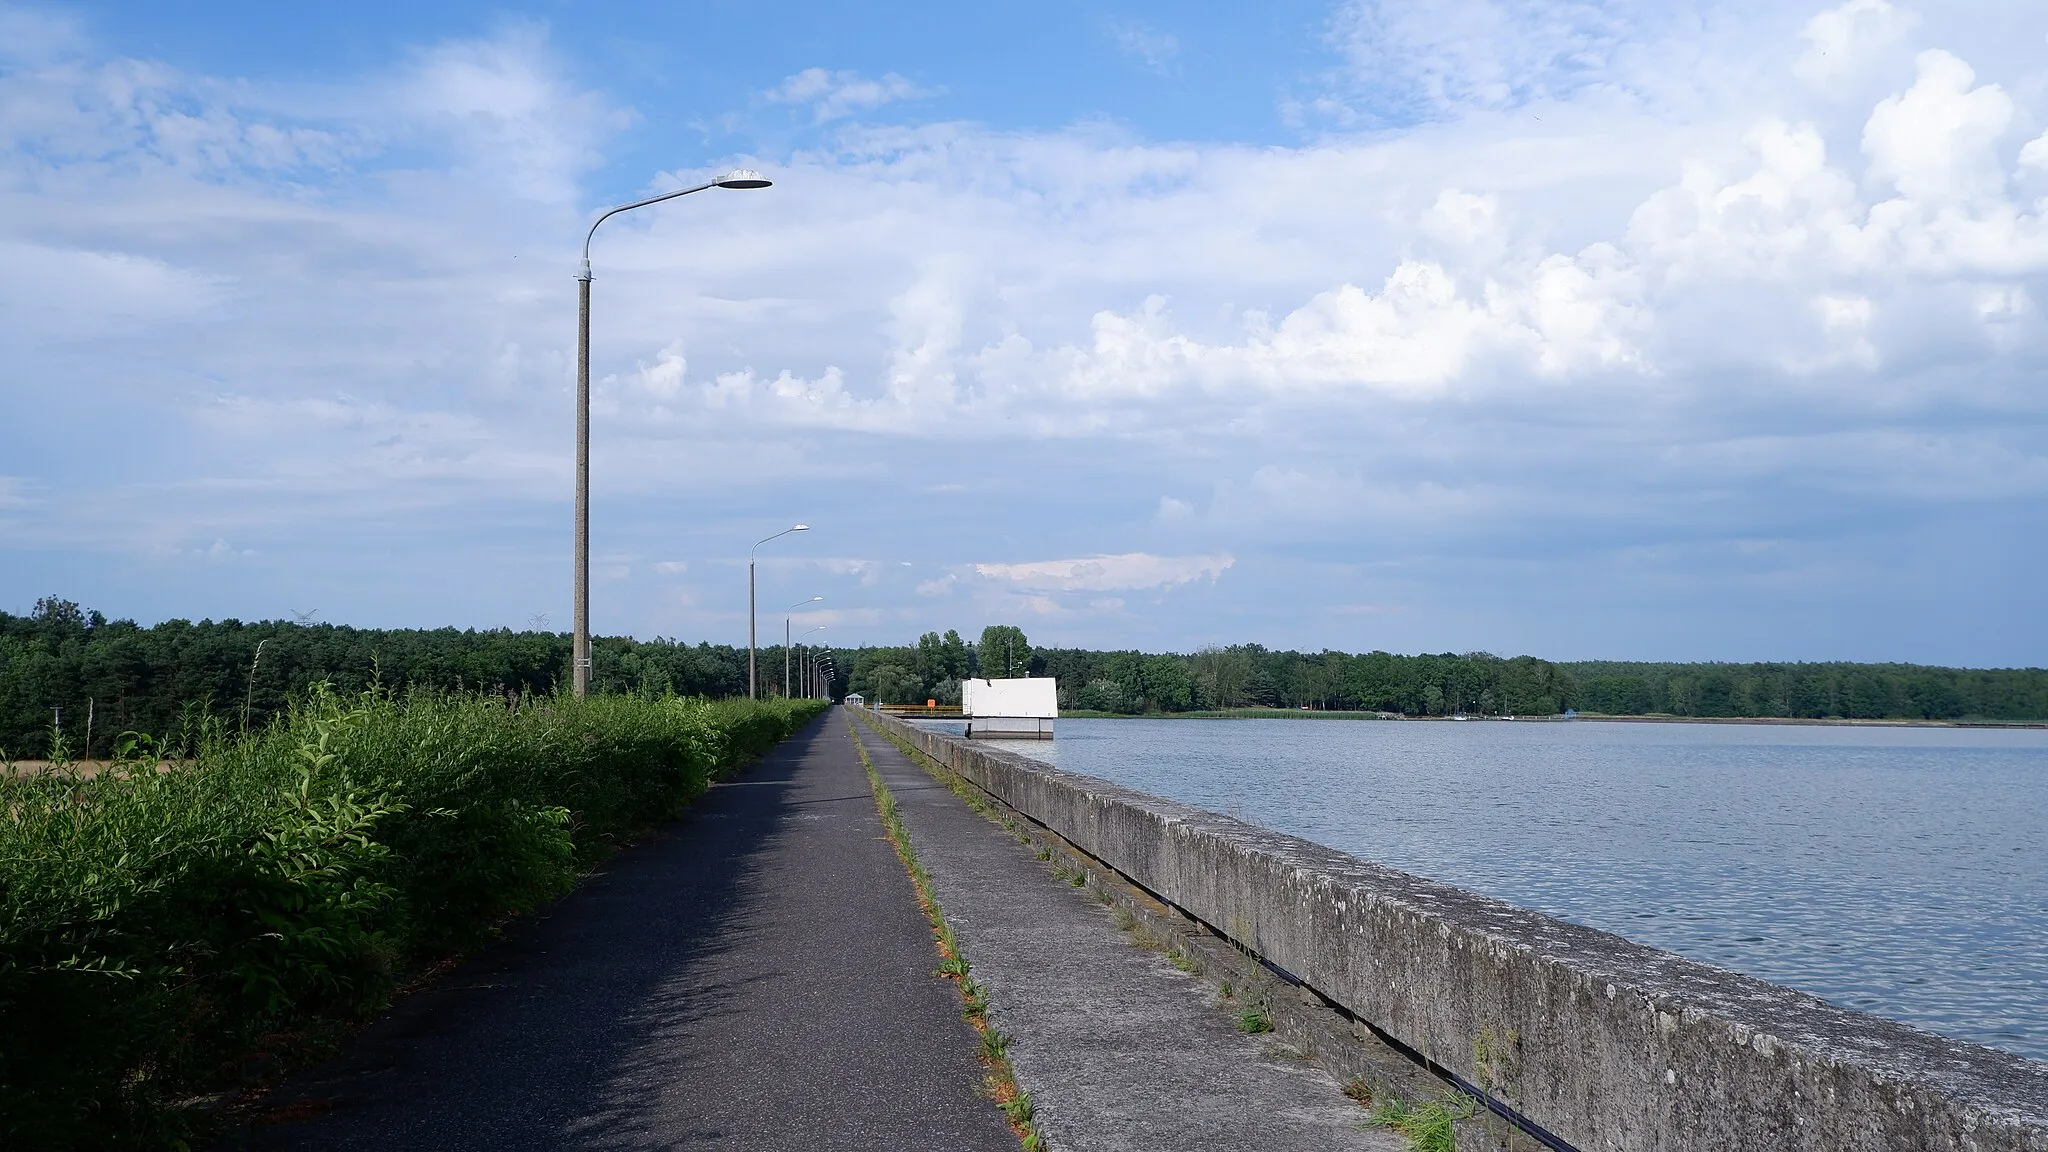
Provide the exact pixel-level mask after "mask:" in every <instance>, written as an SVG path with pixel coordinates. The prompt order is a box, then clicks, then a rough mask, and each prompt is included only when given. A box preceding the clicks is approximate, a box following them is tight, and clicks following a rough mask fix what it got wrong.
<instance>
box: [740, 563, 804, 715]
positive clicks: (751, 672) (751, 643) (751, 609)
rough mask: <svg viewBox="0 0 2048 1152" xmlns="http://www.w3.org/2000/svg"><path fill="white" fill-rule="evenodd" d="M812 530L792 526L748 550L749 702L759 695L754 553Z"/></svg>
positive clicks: (785, 684)
mask: <svg viewBox="0 0 2048 1152" xmlns="http://www.w3.org/2000/svg"><path fill="white" fill-rule="evenodd" d="M810 530H811V526H810V525H809V524H792V525H790V526H789V527H787V528H784V529H783V530H782V531H780V532H777V533H776V534H775V535H773V536H766V537H763V538H762V539H760V540H756V541H755V542H754V546H753V547H752V548H749V549H748V550H747V699H749V700H752V699H755V698H756V695H757V694H756V693H755V691H754V553H756V552H759V551H760V550H761V545H763V544H766V543H767V542H768V541H770V540H779V539H781V538H782V537H784V536H787V535H789V534H790V533H791V532H809V531H810ZM784 675H785V676H787V675H788V673H784ZM782 690H783V692H785V693H787V692H788V691H789V681H788V680H787V679H785V680H783V682H782Z"/></svg>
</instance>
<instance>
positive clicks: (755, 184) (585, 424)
mask: <svg viewBox="0 0 2048 1152" xmlns="http://www.w3.org/2000/svg"><path fill="white" fill-rule="evenodd" d="M770 184H771V181H769V180H768V179H767V178H766V177H764V176H762V175H761V174H760V173H759V172H754V171H751V170H749V169H746V168H738V169H734V170H733V171H731V172H728V173H726V174H725V175H723V176H720V177H719V178H718V179H716V180H713V181H711V182H709V183H706V184H699V185H697V186H695V187H693V188H678V189H676V190H675V191H674V192H664V193H662V194H661V195H659V196H649V197H648V198H647V199H645V200H635V201H634V202H632V203H631V204H621V205H619V206H618V207H616V208H611V209H608V210H606V211H605V212H604V213H603V214H602V215H600V216H598V218H597V219H596V220H594V221H592V222H591V225H590V231H588V232H586V233H584V234H583V263H582V265H581V266H580V267H579V268H578V269H577V272H576V281H577V299H576V610H575V616H576V623H575V628H576V637H575V640H574V643H573V645H572V647H571V650H570V659H571V661H572V665H573V672H572V674H571V683H572V684H573V685H574V688H575V693H576V695H577V697H578V698H581V697H583V696H586V695H588V694H589V692H590V279H591V277H590V241H591V238H592V237H594V236H596V235H597V226H598V225H599V224H602V223H604V222H605V221H606V220H609V219H611V218H612V217H614V216H617V215H618V214H619V213H621V212H630V211H632V210H633V209H635V208H645V207H647V206H648V205H649V204H659V203H661V202H662V201H664V200H673V199H675V198H676V197H678V196H688V195H690V194H691V193H693V192H702V191H705V190H706V189H709V188H742V189H751V188H767V187H769V186H770ZM810 530H811V526H810V525H808V524H793V525H791V526H789V527H788V528H784V529H783V530H782V531H780V532H777V533H776V534H775V535H773V536H769V537H766V538H765V539H762V540H760V541H759V542H757V543H756V544H755V545H754V547H753V548H752V549H750V550H748V552H747V696H748V698H750V699H754V698H758V697H759V695H760V686H759V679H758V677H757V675H756V672H755V667H754V664H755V659H754V654H755V644H754V554H755V553H756V552H759V551H760V549H761V545H762V544H766V543H768V541H770V540H775V539H779V538H780V537H783V536H787V535H789V534H790V533H792V532H808V531H810ZM823 599H824V597H823V596H813V597H811V598H810V599H809V600H800V601H798V602H797V603H795V604H792V605H790V608H789V610H790V611H792V612H793V611H795V610H796V609H797V608H799V607H801V606H803V605H805V604H814V603H816V602H818V601H820V600H823ZM824 627H825V626H824V625H822V624H820V625H819V626H818V627H816V628H813V629H811V630H810V632H805V633H804V635H805V636H809V635H810V634H811V632H819V631H823V630H824ZM789 649H790V639H789V618H788V617H787V616H785V617H784V618H783V621H782V691H783V694H784V695H785V696H787V695H791V693H790V683H789V677H790V666H789ZM824 655H825V657H826V659H827V660H829V659H830V655H831V654H830V653H829V652H827V653H825V654H824ZM802 671H803V674H804V694H805V695H810V694H811V693H813V692H814V691H816V690H817V686H822V683H823V681H822V679H821V677H822V674H823V672H824V668H823V666H822V665H821V664H820V663H819V661H817V660H808V661H806V663H805V664H804V666H803V668H802Z"/></svg>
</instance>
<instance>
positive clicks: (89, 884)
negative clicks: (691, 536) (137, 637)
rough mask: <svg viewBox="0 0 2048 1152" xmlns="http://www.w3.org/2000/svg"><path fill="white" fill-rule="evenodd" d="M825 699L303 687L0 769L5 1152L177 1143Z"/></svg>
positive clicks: (570, 878) (0, 1099) (741, 761)
mask: <svg viewBox="0 0 2048 1152" xmlns="http://www.w3.org/2000/svg"><path fill="white" fill-rule="evenodd" d="M821 708H822V705H819V704H815V703H813V702H808V701H794V702H785V701H770V702H748V701H720V702H709V703H707V702H703V701H695V700H684V699H677V698H667V699H645V698H638V697H629V696H610V697H593V698H590V699H587V700H581V701H578V700H572V699H568V698H565V697H547V698H540V699H511V700H508V699H505V698H503V697H498V696H475V695H458V694H438V693H414V694H409V695H406V696H402V697H400V696H394V695H392V694H389V693H386V692H381V691H369V692H363V693H358V694H354V695H349V696H341V695H337V694H335V693H334V692H332V691H330V690H328V689H326V688H325V687H316V688H315V689H314V690H313V691H312V692H311V693H310V694H309V695H308V696H307V697H306V698H305V699H303V700H301V701H300V702H298V703H297V704H295V705H293V706H292V707H291V708H290V709H289V710H288V711H287V712H286V713H285V714H284V715H282V716H280V717H278V718H277V719H275V720H274V721H272V722H271V723H270V724H269V725H268V726H267V727H266V728H264V729H262V730H261V731H258V732H255V733H251V734H247V735H236V734H232V733H231V732H230V731H229V730H228V729H227V728H226V727H225V725H224V723H223V722H222V721H220V720H218V719H200V720H198V721H197V722H196V723H195V724H194V725H193V726H192V727H190V728H189V729H188V730H186V731H184V732H181V733H180V734H178V736H177V738H176V739H175V740H152V739H150V738H147V737H143V736H139V735H135V734H128V735H126V736H124V737H123V738H122V740H121V741H120V742H119V743H118V745H117V759H116V763H115V764H114V765H113V766H112V767H111V768H109V769H108V770H106V771H103V772H100V773H98V774H97V775H91V776H88V775H85V774H82V773H79V772H73V771H66V770H65V769H64V767H63V766H62V765H59V766H58V767H57V768H56V769H55V770H53V771H48V772H40V773H36V774H33V775H27V776H15V775H13V774H11V773H8V772H4V771H0V1146H4V1147H9V1148H38V1149H66V1148H124V1147H126V1148H165V1147H178V1146H181V1145H182V1144H183V1143H184V1142H185V1141H186V1140H187V1139H188V1138H189V1137H191V1136H192V1135H193V1134H194V1133H195V1132H197V1131H202V1130H203V1129H204V1126H205V1123H206V1119H207V1117H208V1116H209V1115H210V1114H211V1113H212V1112H213V1111H214V1109H215V1106H217V1105H218V1104H219V1103H221V1102H222V1101H224V1100H227V1099H231V1098H232V1097H233V1096H234V1095H236V1094H237V1093H238V1092H239V1091H240V1090H241V1089H242V1088H243V1087H244V1086H245V1085H247V1084H248V1083H249V1082H251V1080H252V1079H260V1078H263V1077H265V1076H268V1075H271V1074H273V1073H275V1072H276V1071H277V1070H278V1069H279V1068H280V1067H281V1066H282V1065H285V1064H290V1063H298V1062H304V1061H305V1060H306V1059H308V1058H310V1057H313V1056H317V1055H320V1054H323V1053H325V1052H327V1051H331V1050H332V1048H333V1045H334V1043H335V1042H336V1041H337V1040H338V1039H339V1038H340V1037H341V1036H342V1035H344V1034H345V1033H346V1032H347V1031H348V1030H349V1029H351V1028H352V1027H354V1026H355V1025H356V1024H357V1023H358V1022H360V1021H362V1020H365V1019H367V1018H369V1017H371V1016H373V1015H375V1014H376V1013H378V1012H379V1011H380V1010H381V1009H382V1008H384V1006H385V1005H387V1004H388V1003H389V1002H390V999H391V996H392V995H393V993H394V991H395V990H397V989H398V987H399V986H400V984H401V982H402V981H403V980H404V979H405V978H406V977H407V976H408V974H414V973H419V972H421V971H422V970H423V969H425V968H428V967H430V966H432V965H433V964H435V963H436V962H437V961H440V960H441V959H442V958H445V957H449V956H453V955H456V954H459V953H461V952H463V951H465V950H469V949H472V948H474V947H475V946H477V945H478V944H480V943H482V942H484V941H486V940H488V939H490V938H491V937H492V935H493V934H494V931H495V929H496V927H497V926H498V925H499V924H501V923H503V922H504V920H505V919H506V918H507V917H509V916H512V915H515V914H518V913H520V912H524V911H527V910H529V909H532V908H535V907H536V906H538V905H541V904H543V903H545V902H547V901H550V900H552V899H554V898H555V897H557V896H559V895H561V894H562V893H563V892H565V891H567V890H568V889H569V888H570V887H571V886H572V885H573V884H574V883H575V882H576V879H577V877H579V876H580V875H583V874H584V873H585V872H587V871H588V870H589V869H590V868H591V867H592V866H593V865H594V864H596V863H597V862H599V861H600V860H602V859H604V858H605V857H607V856H608V855H610V854H611V853H612V852H614V851H615V850H616V849H618V848H619V847H620V846H621V845H623V844H625V843H626V842H628V841H629V840H630V839H632V838H633V837H635V836H636V835H638V834H639V833H641V832H642V831H643V830H644V829H646V828H648V827H649V826H651V825H653V824H655V823H657V822H660V821H663V820H666V819H670V818H672V817H674V816H676V815H678V814H680V813H681V812H683V811H684V810H685V809H686V808H687V807H688V806H689V805H690V804H691V802H692V801H694V800H695V799H696V798H697V797H698V796H700V795H702V794H703V792H704V791H705V789H706V787H707V786H708V785H709V784H710V783H711V782H712V781H714V780H716V779H718V778H720V777H721V776H724V775H727V774H730V773H731V772H733V771H734V770H736V769H737V768H739V767H741V766H743V765H745V764H747V763H749V762H751V761H753V760H755V759H756V758H758V757H759V756H761V755H762V754H763V753H764V752H766V751H767V750H768V749H770V748H772V747H773V746H775V745H776V744H777V743H778V742H780V741H782V740H783V739H785V738H786V737H788V736H789V735H790V734H791V733H792V732H794V731H795V730H796V729H797V728H798V727H800V726H801V725H802V724H803V723H804V722H805V721H806V720H808V719H809V718H811V717H813V716H815V715H816V714H817V713H818V711H819V710H820V709H821ZM0 767H4V766H0Z"/></svg>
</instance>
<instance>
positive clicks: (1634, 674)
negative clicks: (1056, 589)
mask: <svg viewBox="0 0 2048 1152" xmlns="http://www.w3.org/2000/svg"><path fill="white" fill-rule="evenodd" d="M826 654H829V661H827V662H828V663H829V664H830V665H831V668H832V671H831V672H830V673H828V678H827V687H828V691H829V693H830V694H832V695H834V696H837V695H839V694H841V693H844V692H847V691H853V692H859V693H862V694H863V695H864V696H866V697H867V699H869V700H871V701H886V702H890V703H922V702H923V701H925V700H937V701H939V702H940V703H957V702H958V701H959V699H960V680H961V679H962V678H963V677H967V676H1004V675H1020V676H1021V675H1026V674H1028V675H1032V676H1055V677H1057V678H1058V679H1059V684H1060V706H1061V707H1062V709H1065V710H1068V711H1085V712H1096V713H1110V714H1119V715H1137V714H1144V713H1177V712H1190V711H1202V710H1219V709H1241V708H1284V709H1303V708H1306V709H1313V710H1328V711H1358V712H1380V713H1389V714H1399V715H1405V716H1442V715H1457V714H1476V715H1515V716H1543V715H1557V714H1561V713H1564V712H1567V711H1574V710H1576V711H1577V712H1580V713H1588V714H1608V715H1669V716H1683V717H1792V718H1810V719H1830V718H1840V719H1868V720H1879V719H1893V720H1956V721H1992V722H2007V723H2011V722H2039V721H2048V670H2043V669H2038V668H2022V669H1972V668H1938V667H1929V666H1922V665H1912V664H1848V663H1803V664H1802V663H1758V664H1682V663H1619V662H1577V663H1566V662H1557V661H1550V660H1544V659H1540V658H1537V657H1534V656H1513V657H1502V656H1495V655H1492V654H1490V653H1485V652H1466V653H1450V652H1445V653H1437V654H1428V653H1424V654H1419V655H1399V654H1394V653H1389V652H1367V653H1362V654H1353V653H1347V652H1335V651H1323V652H1296V651H1289V650H1274V649H1268V648H1265V647H1262V646H1260V645H1257V644H1235V645H1230V646H1228V647H1209V648H1203V649H1201V650H1199V651H1196V652H1193V653H1173V652H1163V653H1161V652H1140V651H1135V650H1126V651H1102V650H1095V649H1086V648H1053V647H1044V648H1041V647H1035V646H1033V645H1032V644H1031V643H1030V641H1029V639H1028V638H1027V637H1026V635H1025V633H1024V632H1023V630H1021V629H1019V628H1017V627H1015V626H1012V625H991V626H990V627H987V628H984V629H983V630H982V631H981V633H980V634H979V635H978V636H976V637H975V638H974V639H973V640H969V639H966V638H964V637H963V636H962V635H961V634H960V633H959V632H957V631H951V630H949V631H946V632H943V633H941V632H936V631H933V632H927V633H925V634H924V635H922V636H920V637H919V638H918V639H917V642H916V643H914V644H910V645H905V646H901V647H864V648H857V649H851V648H838V649H812V650H807V651H805V652H802V653H799V655H798V660H799V661H801V660H802V659H803V657H804V656H806V655H821V656H822V655H826ZM568 659H569V637H568V635H567V634H566V633H556V632H531V631H529V632H514V631H511V630H508V629H498V630H487V631H475V630H461V629H455V628H439V629H369V628H351V627H348V626H345V625H338V624H297V623H291V622H286V621H276V620H270V621H258V622H243V621H238V620H220V621H200V622H198V623H194V622H191V621H187V620H170V621H166V622H164V623H162V624H157V625H153V626H143V625H139V624H136V623H135V622H133V621H129V620H108V619H107V618H106V617H105V616H103V615H102V614H101V613H99V612H95V611H90V610H88V609H84V608H81V607H80V606H79V605H77V604H75V603H72V602H70V601H67V600H61V599H57V598H55V597H50V598H46V599H44V600H41V601H38V602H37V604H36V605H35V607H34V609H33V610H32V611H31V612H30V613H28V614H27V615H19V616H17V615H10V614H8V613H5V612H0V757H5V756H13V757H18V758H37V757H41V756H43V755H45V754H46V753H47V752H48V751H49V748H50V744H51V741H52V739H53V738H56V737H61V738H62V740H63V741H64V743H65V744H66V745H67V746H68V748H69V749H70V751H71V753H72V754H73V755H80V756H84V755H88V754H92V755H99V754H104V753H105V752H106V751H107V750H108V749H110V748H111V747H112V746H113V741H114V740H115V739H116V738H117V737H118V736H119V735H120V734H121V733H122V732H126V731H137V732H145V733H152V734H158V735H161V734H164V733H167V732H170V731H171V730H173V729H174V728H176V727H177V726H178V725H179V724H180V722H181V719H182V718H185V717H187V715H188V713H189V712H191V710H193V709H198V710H200V711H202V712H204V713H205V714H207V715H211V716H216V717H220V718H223V719H225V720H228V721H230V722H232V723H234V724H235V725H237V726H240V727H242V728H246V729H250V730H254V729H258V728H261V727H262V726H263V725H265V724H267V723H268V722H269V720H270V718H271V717H272V716H274V715H277V714H279V713H280V712H281V710H283V709H284V708H285V707H286V706H287V705H288V704H289V703H290V702H291V701H292V700H294V699H296V698H299V697H301V696H303V695H304V693H305V692H306V691H307V690H308V689H309V688H310V687H311V686H312V685H314V684H317V683H323V682H324V683H327V684H330V685H332V686H333V687H334V688H335V689H336V690H338V691H342V692H354V691H358V690H360V689H362V688H365V687H369V686H372V685H382V686H384V687H386V688H390V689H393V690H401V689H428V690H448V691H462V690H472V691H485V692H492V693H499V694H503V695H506V696H511V697H517V696H521V695H545V694H547V693H550V692H553V691H554V690H555V689H556V688H557V686H558V685H560V684H561V683H563V682H564V680H565V676H566V669H567V667H568ZM592 660H593V667H592V683H593V685H594V689H595V690H596V691H598V692H600V693H607V694H616V693H634V694H639V695H643V696H661V695H666V694H669V693H674V694H676V695H680V696H702V697H711V698H719V697H730V696H743V695H745V694H746V691H747V652H746V649H745V648H742V647H736V646H733V645H727V644H708V643H698V644H694V645H693V644H688V643H685V642H682V641H677V640H669V639H659V638H657V639H653V640H635V639H632V638H628V637H598V638H596V639H595V640H594V641H593V644H592ZM757 663H758V668H759V680H760V686H761V691H762V694H763V695H781V694H782V671H783V658H782V650H781V648H780V646H773V647H766V648H762V649H760V651H759V653H758V654H757Z"/></svg>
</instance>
